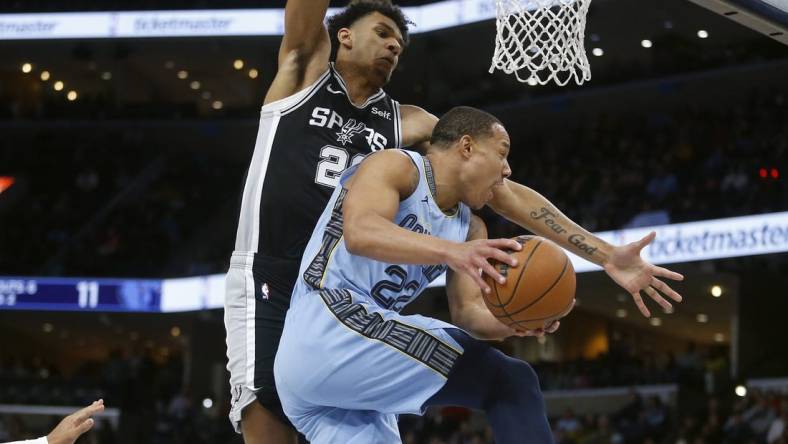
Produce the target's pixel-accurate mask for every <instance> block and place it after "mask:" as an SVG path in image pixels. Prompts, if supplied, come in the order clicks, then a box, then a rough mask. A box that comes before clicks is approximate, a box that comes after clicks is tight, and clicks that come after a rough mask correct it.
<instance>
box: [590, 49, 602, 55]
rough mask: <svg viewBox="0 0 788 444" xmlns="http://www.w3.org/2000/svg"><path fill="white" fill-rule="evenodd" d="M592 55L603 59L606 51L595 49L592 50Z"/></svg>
mask: <svg viewBox="0 0 788 444" xmlns="http://www.w3.org/2000/svg"><path fill="white" fill-rule="evenodd" d="M591 54H593V55H595V56H597V57H602V56H603V55H605V51H604V50H603V49H602V48H594V49H592V50H591Z"/></svg>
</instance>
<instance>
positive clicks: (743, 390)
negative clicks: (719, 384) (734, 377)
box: [734, 384, 747, 398]
mask: <svg viewBox="0 0 788 444" xmlns="http://www.w3.org/2000/svg"><path fill="white" fill-rule="evenodd" d="M734 392H735V393H736V396H738V397H740V398H744V397H745V396H747V387H745V386H743V385H741V384H740V385H737V386H736V390H734Z"/></svg>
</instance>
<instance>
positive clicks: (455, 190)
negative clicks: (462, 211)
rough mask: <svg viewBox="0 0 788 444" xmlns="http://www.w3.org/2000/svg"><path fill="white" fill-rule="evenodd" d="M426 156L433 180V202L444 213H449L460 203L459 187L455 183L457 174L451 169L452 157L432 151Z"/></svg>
mask: <svg viewBox="0 0 788 444" xmlns="http://www.w3.org/2000/svg"><path fill="white" fill-rule="evenodd" d="M427 158H428V159H429V160H430V164H431V166H432V177H433V179H434V181H435V196H433V197H434V198H435V203H436V204H438V208H440V209H441V210H442V211H443V212H444V213H451V212H453V211H454V210H455V209H456V208H457V205H458V204H459V203H460V193H459V187H457V185H456V183H455V179H456V177H457V174H456V172H454V171H453V170H452V165H451V161H452V159H451V158H450V157H449V156H447V155H446V153H443V152H432V153H430V154H428V155H427Z"/></svg>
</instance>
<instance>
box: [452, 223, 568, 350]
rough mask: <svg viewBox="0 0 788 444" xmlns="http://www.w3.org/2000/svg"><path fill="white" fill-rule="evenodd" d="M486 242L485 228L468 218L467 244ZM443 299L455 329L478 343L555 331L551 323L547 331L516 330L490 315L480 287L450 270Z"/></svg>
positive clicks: (463, 275) (465, 276)
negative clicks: (446, 302)
mask: <svg viewBox="0 0 788 444" xmlns="http://www.w3.org/2000/svg"><path fill="white" fill-rule="evenodd" d="M480 239H487V227H486V226H485V225H484V222H483V221H482V220H481V219H480V218H478V217H477V216H471V226H470V229H469V230H468V239H467V240H468V241H474V240H480ZM446 295H447V296H448V299H449V313H450V314H451V321H452V323H453V324H454V325H456V326H458V327H460V328H462V329H464V330H465V331H467V332H468V333H470V334H471V335H473V336H474V337H476V338H477V339H484V340H497V341H500V340H503V339H506V338H508V337H510V336H542V335H544V334H545V333H552V332H554V331H556V330H557V329H558V326H559V325H560V323H559V321H555V322H553V323H552V324H551V325H550V327H549V328H548V329H547V330H546V331H543V330H527V331H522V330H515V329H513V328H510V327H508V326H506V325H504V324H503V323H501V322H500V321H499V320H498V319H496V318H495V316H493V314H492V313H490V310H488V309H487V306H486V305H485V304H484V300H483V299H482V297H483V296H482V293H481V290H480V289H479V286H478V285H476V283H475V282H474V281H473V279H471V278H470V277H469V276H467V275H466V274H463V273H456V272H454V271H453V270H449V271H448V273H447V274H446Z"/></svg>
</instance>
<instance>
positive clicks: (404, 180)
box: [359, 149, 420, 195]
mask: <svg viewBox="0 0 788 444" xmlns="http://www.w3.org/2000/svg"><path fill="white" fill-rule="evenodd" d="M359 167H360V169H361V170H362V171H364V172H365V173H366V176H367V177H369V178H374V180H382V181H384V182H386V183H388V184H390V185H391V186H394V187H395V188H397V189H398V190H399V191H400V192H401V193H403V194H405V195H409V194H410V193H411V192H413V190H415V188H416V187H417V186H418V183H419V177H420V172H419V168H418V166H416V160H415V159H414V158H413V157H411V155H409V154H408V153H407V152H405V151H404V150H400V149H388V150H382V151H378V152H375V153H373V154H370V155H369V156H367V158H366V159H364V161H363V162H362V163H361V165H359Z"/></svg>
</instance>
